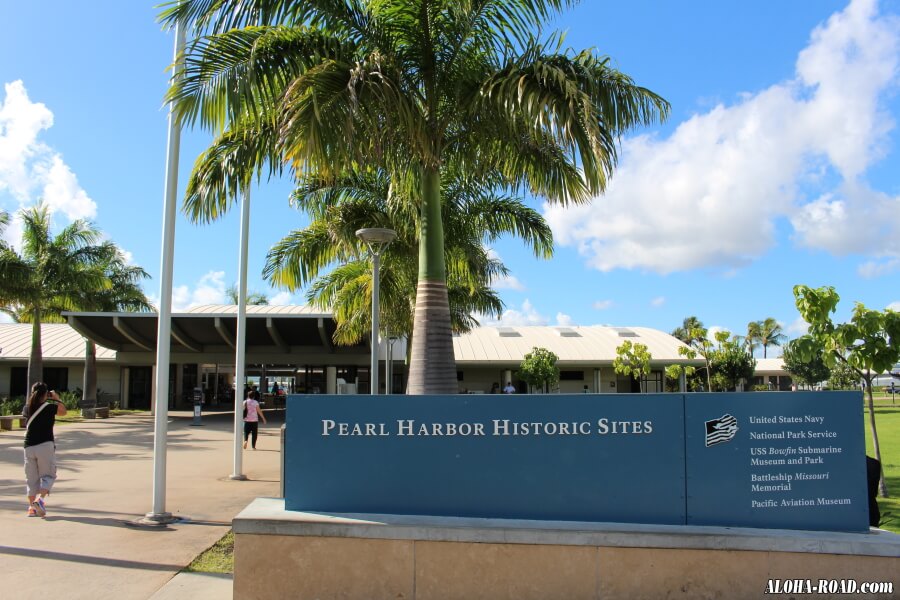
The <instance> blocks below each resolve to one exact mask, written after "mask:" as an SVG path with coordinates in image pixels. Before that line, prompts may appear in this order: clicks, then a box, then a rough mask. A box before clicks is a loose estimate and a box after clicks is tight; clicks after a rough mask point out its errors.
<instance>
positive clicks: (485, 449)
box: [285, 392, 868, 531]
mask: <svg viewBox="0 0 900 600" xmlns="http://www.w3.org/2000/svg"><path fill="white" fill-rule="evenodd" d="M861 400H862V399H861V397H860V394H859V393H858V392H857V393H839V392H820V393H802V392H795V393H764V392H762V393H761V392H754V393H748V394H737V393H717V394H710V393H704V394H640V395H639V394H633V395H631V394H628V395H626V394H603V395H596V394H572V395H453V396H400V395H395V396H358V395H339V396H325V395H309V396H300V395H292V396H289V397H288V403H287V407H288V410H287V431H286V436H287V437H286V449H285V453H286V454H285V507H286V508H287V509H288V510H298V511H311V512H353V513H388V514H414V515H437V516H460V517H494V518H514V519H541V520H583V521H609V522H622V523H656V524H695V525H726V526H747V527H770V528H792V529H819V530H835V531H864V530H866V529H867V527H868V518H867V502H866V485H865V448H864V441H863V429H862V401H861ZM782 461H783V462H782ZM789 461H791V462H789Z"/></svg>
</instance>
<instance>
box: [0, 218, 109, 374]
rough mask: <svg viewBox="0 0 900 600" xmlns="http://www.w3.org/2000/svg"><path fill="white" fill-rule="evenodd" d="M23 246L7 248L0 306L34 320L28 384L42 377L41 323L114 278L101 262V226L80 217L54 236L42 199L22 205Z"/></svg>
mask: <svg viewBox="0 0 900 600" xmlns="http://www.w3.org/2000/svg"><path fill="white" fill-rule="evenodd" d="M19 215H20V217H21V219H22V223H23V227H24V230H23V236H22V252H21V254H19V253H18V252H16V251H15V250H14V249H11V248H6V249H4V250H3V256H4V258H3V260H2V264H3V269H4V271H5V272H6V273H5V274H8V275H9V277H8V278H7V277H4V285H3V292H2V293H0V301H2V307H0V310H3V312H5V313H7V314H9V315H11V316H13V318H16V319H17V320H19V321H21V322H27V323H32V334H31V354H30V356H29V358H28V387H29V388H30V387H31V386H32V385H33V384H34V383H35V382H36V381H40V380H42V379H43V370H44V369H43V354H42V352H41V323H45V322H62V321H63V319H62V317H61V316H60V313H61V312H62V311H65V310H74V309H77V308H79V307H80V306H81V305H82V303H83V301H84V299H85V298H86V297H87V296H88V295H89V294H91V293H94V292H96V291H97V290H103V289H108V288H109V287H110V286H111V284H110V282H109V280H108V278H107V277H106V276H105V275H104V273H103V269H102V264H103V261H104V258H105V257H107V256H108V255H109V243H98V242H99V241H100V237H101V236H100V232H99V231H98V230H97V229H96V228H95V227H94V226H93V225H92V224H90V223H89V222H87V221H84V220H81V219H79V220H77V221H75V222H73V223H71V224H70V225H68V226H67V227H65V228H64V229H63V230H62V231H60V232H59V233H58V234H57V235H56V236H55V237H54V236H53V235H52V234H51V233H50V211H49V209H48V208H47V206H46V205H44V204H39V205H37V206H35V207H32V208H26V209H22V210H21V211H20V212H19Z"/></svg>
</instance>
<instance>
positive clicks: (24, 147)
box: [0, 81, 97, 239]
mask: <svg viewBox="0 0 900 600" xmlns="http://www.w3.org/2000/svg"><path fill="white" fill-rule="evenodd" d="M4 87H5V93H6V95H5V98H4V99H3V100H2V101H0V207H4V206H5V207H6V208H7V209H8V210H10V211H11V212H12V211H13V210H15V208H17V207H19V206H23V205H28V204H33V203H35V202H37V201H38V200H40V199H43V200H44V201H46V203H47V205H48V206H49V207H50V209H51V211H53V212H60V213H63V214H65V215H66V217H68V219H70V220H74V219H78V218H93V217H95V216H96V214H97V204H96V203H95V202H94V201H93V200H91V198H90V197H89V196H88V195H87V193H86V192H85V191H84V190H83V189H82V188H81V186H79V185H78V178H77V177H76V176H75V174H74V173H73V172H72V170H71V169H70V168H69V166H68V165H66V163H65V161H63V159H62V156H61V155H60V154H59V153H58V152H56V151H55V150H54V149H53V148H51V147H49V146H48V145H46V144H45V143H43V142H42V141H41V140H40V139H39V138H40V134H41V132H42V131H43V130H45V129H49V128H50V127H52V126H53V113H52V112H51V111H50V109H48V108H47V107H46V106H45V105H44V104H42V103H40V102H32V101H31V100H30V99H29V98H28V92H27V90H26V89H25V85H24V84H23V83H22V81H13V82H12V83H7V84H6V85H5V86H4ZM9 238H10V239H15V232H14V231H13V232H10V235H9Z"/></svg>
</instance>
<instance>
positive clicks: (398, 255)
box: [264, 170, 553, 344]
mask: <svg viewBox="0 0 900 600" xmlns="http://www.w3.org/2000/svg"><path fill="white" fill-rule="evenodd" d="M444 185H445V189H444V191H443V195H444V197H445V198H446V201H445V203H444V214H443V221H444V224H445V228H446V231H447V234H448V235H447V237H446V238H445V239H446V242H445V248H444V251H445V256H446V260H447V266H448V273H447V275H448V277H447V286H448V298H449V304H450V314H451V319H450V320H451V327H452V329H453V331H454V332H465V331H468V330H470V329H471V328H472V327H473V326H475V325H477V321H476V320H475V319H474V318H473V317H472V313H481V314H485V315H489V316H499V315H500V314H501V312H502V308H503V305H502V302H501V301H500V299H499V297H498V296H497V295H496V293H495V292H494V291H493V290H491V289H490V285H491V282H492V281H493V280H495V279H496V278H498V277H501V276H503V275H506V274H507V270H506V268H505V267H504V266H503V264H502V263H501V262H499V261H498V260H497V259H496V258H492V257H491V256H490V254H489V252H488V251H487V250H486V249H485V246H484V244H485V242H487V243H490V242H492V241H494V240H496V239H497V238H499V237H500V236H502V235H504V234H512V235H516V236H518V237H521V238H522V239H523V240H524V241H525V243H526V244H528V245H529V246H530V247H531V249H532V251H533V252H534V254H535V255H536V256H538V257H542V258H546V257H549V256H550V255H551V254H552V252H553V234H552V232H551V230H550V228H549V226H548V225H547V223H546V222H545V221H544V219H543V217H541V215H540V214H539V213H538V212H537V211H535V210H533V209H530V208H528V207H527V206H525V204H524V203H522V202H521V201H520V200H518V199H515V198H510V197H507V196H503V195H499V194H496V193H494V192H493V191H492V190H491V189H490V185H489V183H487V182H473V181H465V180H461V178H460V177H456V176H454V177H448V178H446V179H445V184H444ZM293 202H294V205H295V206H296V207H297V208H298V209H300V210H302V211H303V212H305V213H306V214H307V215H308V216H309V217H310V220H311V222H310V224H309V226H308V227H306V228H304V229H302V230H297V231H294V232H292V233H291V234H289V235H288V236H287V237H285V238H284V239H283V240H281V241H280V242H278V243H277V244H276V245H275V246H273V248H272V250H271V251H270V252H269V257H268V260H267V263H266V267H265V270H264V274H265V276H266V277H267V278H268V279H269V280H270V281H271V282H272V283H273V284H274V285H279V286H283V287H286V288H288V289H290V290H295V289H297V288H299V287H302V286H304V285H307V284H311V285H310V287H309V290H308V294H307V296H308V299H309V301H310V303H311V304H313V305H315V306H318V307H320V308H322V309H325V310H332V311H333V314H334V316H335V320H336V321H337V325H338V326H337V329H336V331H335V341H336V342H337V343H339V344H353V343H357V342H359V341H361V340H362V339H364V337H365V335H366V333H367V332H369V331H370V330H371V320H370V317H371V297H372V295H371V274H372V273H371V268H370V267H369V266H368V264H367V258H366V252H365V249H364V247H363V245H362V244H361V243H360V241H359V240H358V239H357V238H356V235H355V232H356V230H358V229H360V228H361V227H363V226H366V225H371V224H373V223H374V224H377V225H379V226H384V227H390V228H393V229H394V230H395V231H397V234H398V237H397V239H396V240H395V241H394V242H393V243H391V245H390V246H388V248H387V250H386V251H385V255H384V258H383V265H384V266H383V270H382V272H381V279H382V283H381V293H380V303H381V304H382V305H383V306H384V310H383V312H382V315H383V316H382V326H383V328H384V330H385V331H387V332H389V333H390V334H392V335H403V336H407V337H410V336H411V335H412V329H413V310H414V306H415V295H416V272H417V260H418V247H417V243H416V231H417V222H418V214H417V213H416V212H415V210H411V209H410V207H411V203H410V202H408V201H405V200H402V199H398V198H397V197H396V195H395V196H394V197H391V196H390V184H389V180H388V177H387V174H386V173H385V172H384V171H380V170H373V171H368V172H366V173H358V172H357V173H353V174H349V175H347V176H344V177H342V178H340V179H339V180H337V181H336V182H331V181H330V180H326V179H312V178H309V179H307V180H305V181H303V182H301V185H300V186H299V187H298V188H297V190H296V191H295V194H294V199H293ZM335 264H339V266H337V267H335V268H334V269H333V270H331V271H329V272H325V271H326V270H327V269H329V268H330V267H332V266H333V265H335Z"/></svg>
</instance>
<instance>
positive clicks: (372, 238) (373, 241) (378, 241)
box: [356, 227, 397, 394]
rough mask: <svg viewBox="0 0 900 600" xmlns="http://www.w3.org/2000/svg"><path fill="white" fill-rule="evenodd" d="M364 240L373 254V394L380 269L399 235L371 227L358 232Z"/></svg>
mask: <svg viewBox="0 0 900 600" xmlns="http://www.w3.org/2000/svg"><path fill="white" fill-rule="evenodd" d="M356 237H358V238H359V239H360V240H362V242H363V243H364V244H365V245H366V246H367V247H368V248H369V254H371V255H372V364H371V367H370V369H371V373H370V374H369V380H370V381H371V382H372V383H371V386H372V394H377V393H378V288H379V275H378V270H379V267H380V266H381V253H382V252H383V251H384V249H385V248H387V247H388V245H389V244H390V243H391V242H393V241H394V239H396V237H397V232H396V231H394V230H393V229H384V228H382V227H371V228H367V229H360V230H359V231H357V232H356Z"/></svg>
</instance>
